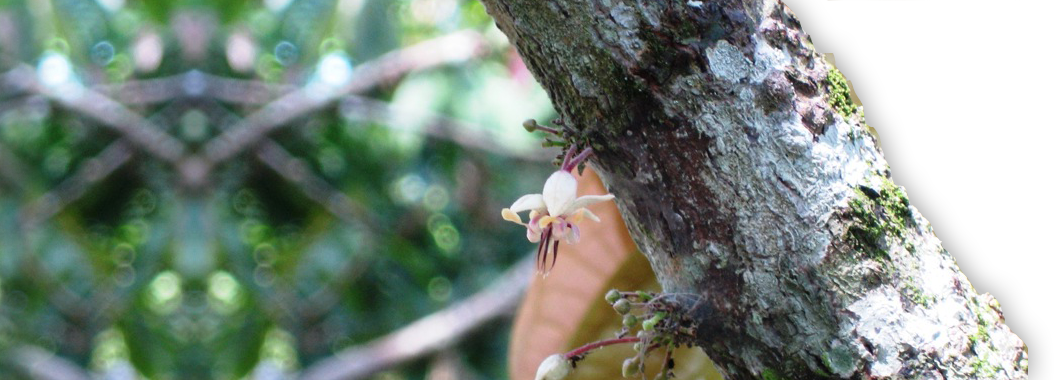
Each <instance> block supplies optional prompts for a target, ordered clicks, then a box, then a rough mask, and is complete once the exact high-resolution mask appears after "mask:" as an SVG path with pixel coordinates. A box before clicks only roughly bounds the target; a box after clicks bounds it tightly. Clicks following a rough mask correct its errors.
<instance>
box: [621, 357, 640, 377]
mask: <svg viewBox="0 0 1054 380" xmlns="http://www.w3.org/2000/svg"><path fill="white" fill-rule="evenodd" d="M638 373H640V360H639V359H637V357H636V356H634V357H632V358H629V359H626V360H624V361H623V362H622V377H633V376H636V375H637V374H638Z"/></svg>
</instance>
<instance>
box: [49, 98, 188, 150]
mask: <svg viewBox="0 0 1054 380" xmlns="http://www.w3.org/2000/svg"><path fill="white" fill-rule="evenodd" d="M68 86H77V85H72V84H71V85H68ZM36 88H37V91H38V92H39V93H41V94H43V95H45V96H47V97H48V98H50V99H52V100H54V101H55V102H56V103H58V104H60V105H62V106H63V107H66V108H69V109H71V110H73V111H76V112H77V113H80V114H83V115H85V116H89V117H91V118H93V119H95V120H97V121H99V122H100V123H101V124H102V125H103V126H106V127H108V128H110V129H113V130H115V131H117V133H120V134H121V136H124V137H125V138H127V139H128V141H129V142H131V143H133V144H134V145H136V146H137V147H139V148H140V149H141V150H143V151H144V152H147V153H149V154H150V155H152V156H154V157H157V158H159V159H161V160H163V161H165V162H169V163H173V164H174V163H177V162H178V161H179V160H180V159H181V158H183V153H184V152H185V151H186V147H185V146H184V145H183V142H181V141H180V140H179V139H177V138H175V137H173V136H171V135H169V134H167V133H165V132H164V131H163V130H162V129H161V128H160V127H158V126H157V125H155V124H154V123H152V122H150V121H149V120H147V119H145V118H143V117H142V116H140V115H139V114H136V113H135V112H132V111H131V110H129V109H128V108H127V107H125V106H124V105H122V104H121V103H118V102H116V101H114V100H113V99H110V98H108V97H106V96H105V95H103V94H100V93H98V92H95V91H92V90H90V89H87V88H83V87H69V88H66V89H50V88H45V87H43V86H40V85H37V86H36ZM68 91H77V92H79V93H78V94H76V95H70V94H67V93H66V92H68Z"/></svg>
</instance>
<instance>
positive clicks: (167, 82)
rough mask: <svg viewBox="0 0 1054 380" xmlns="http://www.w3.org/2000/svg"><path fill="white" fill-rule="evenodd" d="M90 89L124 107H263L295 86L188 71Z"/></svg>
mask: <svg viewBox="0 0 1054 380" xmlns="http://www.w3.org/2000/svg"><path fill="white" fill-rule="evenodd" d="M92 89H93V90H95V91H97V92H99V93H101V94H105V95H107V96H110V97H111V98H113V100H115V101H117V102H120V103H122V104H127V105H141V104H154V103H162V102H167V101H170V100H173V99H178V98H212V99H216V100H220V101H223V102H227V103H234V104H264V103H267V102H270V101H272V100H274V99H275V98H277V97H279V96H281V95H283V94H286V93H288V92H291V91H293V90H295V89H296V86H293V85H284V84H271V83H266V82H261V81H256V80H249V79H236V78H227V77H222V76H218V75H212V74H208V73H204V72H201V71H198V70H191V71H188V72H185V73H182V74H177V75H172V76H168V77H163V78H153V79H142V80H135V81H128V82H124V83H118V84H105V85H98V86H93V87H92Z"/></svg>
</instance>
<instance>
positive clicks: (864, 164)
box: [482, 0, 1028, 379]
mask: <svg viewBox="0 0 1054 380" xmlns="http://www.w3.org/2000/svg"><path fill="white" fill-rule="evenodd" d="M482 1H483V3H484V4H485V5H486V7H487V10H488V12H489V13H490V14H491V15H492V16H493V17H494V19H495V21H496V23H497V25H498V27H499V28H500V29H501V30H502V31H503V32H505V34H506V35H507V36H508V37H509V39H510V41H511V42H512V43H513V44H514V45H515V46H516V47H517V48H518V49H519V51H520V53H521V55H522V56H523V58H524V61H525V62H526V63H527V66H528V67H529V68H530V70H531V72H532V73H534V75H535V77H536V78H537V79H538V81H539V82H540V83H541V84H542V86H543V87H544V88H545V89H546V91H548V93H549V96H550V98H551V99H552V101H553V103H554V105H555V106H556V109H557V110H558V111H559V113H560V115H561V117H562V121H563V125H564V128H563V137H564V138H565V139H566V140H568V141H569V142H573V143H577V144H579V145H580V146H582V145H586V146H591V147H592V148H593V149H594V151H595V152H596V156H595V158H594V160H593V161H592V164H593V165H594V167H595V168H596V169H597V171H598V172H599V173H600V174H601V177H602V178H603V179H604V181H605V183H606V184H607V185H608V187H609V190H610V191H611V193H613V194H615V195H616V197H617V198H616V202H617V203H618V206H619V209H620V210H621V212H622V214H623V216H624V217H625V219H626V224H627V226H628V227H629V229H630V232H631V233H632V235H633V237H634V240H635V241H636V242H637V244H638V246H639V247H640V249H641V251H642V252H643V253H644V254H645V255H646V256H647V257H648V260H649V262H650V263H651V265H652V267H653V269H654V270H655V272H656V274H657V276H658V277H659V281H660V283H661V284H662V286H663V289H664V291H666V292H676V293H691V294H695V295H697V296H698V299H700V300H701V301H699V302H698V303H696V304H694V305H691V306H692V307H693V309H692V317H693V318H695V321H696V322H697V323H698V325H699V326H700V327H701V328H699V329H698V330H696V333H695V334H694V336H693V337H692V339H693V340H694V343H695V344H698V345H699V346H701V347H702V348H703V349H704V350H705V351H706V352H707V354H708V355H709V356H710V357H711V358H712V359H713V360H714V362H715V363H716V364H717V365H718V367H719V368H720V369H721V370H722V371H723V372H724V374H725V377H726V378H727V379H747V378H759V377H760V378H765V379H778V378H799V379H805V378H924V379H960V378H962V379H965V378H1014V379H1017V378H1026V377H1027V368H1028V359H1027V357H1028V355H1027V348H1026V347H1025V345H1024V343H1023V342H1022V341H1021V340H1020V339H1019V338H1018V337H1017V336H1016V335H1014V334H1013V333H1012V332H1011V331H1010V329H1009V328H1008V327H1007V326H1006V325H1005V324H1004V323H1003V318H1002V314H1001V311H1000V308H999V305H998V303H997V302H996V301H995V299H993V298H992V297H991V296H990V295H987V294H985V295H979V294H977V292H976V291H975V290H974V289H973V287H972V286H971V285H970V283H969V281H968V280H967V279H966V277H965V276H964V275H963V274H962V272H960V271H959V269H958V267H957V266H956V265H955V261H954V259H953V258H952V257H951V255H949V254H948V253H947V251H945V250H944V249H943V248H942V246H941V243H940V241H939V240H938V239H937V238H936V237H935V236H934V234H933V230H932V228H931V227H930V225H929V223H928V222H927V221H926V219H924V218H923V217H922V215H920V214H919V212H918V210H917V209H915V208H914V207H912V206H911V205H910V203H909V202H908V199H907V197H906V196H905V195H904V192H903V190H902V189H901V188H899V187H897V186H896V185H895V184H893V183H892V181H891V180H890V172H889V167H888V165H887V164H886V162H885V160H884V159H883V158H882V155H881V153H880V151H879V149H878V147H877V146H876V143H875V141H874V137H873V136H871V135H870V134H868V133H867V126H866V124H865V123H864V118H863V113H862V110H861V109H859V108H857V107H856V106H855V105H853V103H852V102H851V100H849V91H848V88H847V87H846V84H845V79H844V78H843V77H842V76H841V74H840V73H838V71H837V70H835V69H834V68H833V67H832V66H831V65H828V63H827V62H826V61H824V59H823V58H822V57H821V56H820V55H818V54H817V53H816V52H815V51H814V49H813V46H812V43H811V42H810V39H809V37H808V36H807V35H806V34H805V33H804V32H803V31H802V28H801V25H800V24H799V22H798V20H797V19H796V18H795V16H794V15H793V14H792V13H791V12H790V10H789V9H787V8H786V6H785V5H783V4H782V3H781V2H778V1H773V0H768V1H766V0H692V1H681V2H669V1H639V0H638V1H618V0H595V1H585V0H547V1H521V0H482ZM585 238H588V237H585Z"/></svg>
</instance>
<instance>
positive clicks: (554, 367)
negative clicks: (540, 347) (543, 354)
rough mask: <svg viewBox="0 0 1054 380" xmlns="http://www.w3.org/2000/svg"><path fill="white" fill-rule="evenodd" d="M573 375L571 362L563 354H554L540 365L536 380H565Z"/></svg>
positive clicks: (535, 376)
mask: <svg viewBox="0 0 1054 380" xmlns="http://www.w3.org/2000/svg"><path fill="white" fill-rule="evenodd" d="M569 374H571V360H568V359H567V358H565V357H564V356H563V355H561V354H552V355H549V357H547V358H545V360H542V364H539V365H538V372H537V373H536V374H535V375H534V380H563V379H564V378H565V377H567V375H569Z"/></svg>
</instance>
